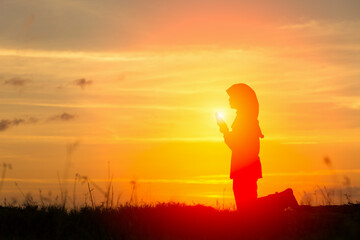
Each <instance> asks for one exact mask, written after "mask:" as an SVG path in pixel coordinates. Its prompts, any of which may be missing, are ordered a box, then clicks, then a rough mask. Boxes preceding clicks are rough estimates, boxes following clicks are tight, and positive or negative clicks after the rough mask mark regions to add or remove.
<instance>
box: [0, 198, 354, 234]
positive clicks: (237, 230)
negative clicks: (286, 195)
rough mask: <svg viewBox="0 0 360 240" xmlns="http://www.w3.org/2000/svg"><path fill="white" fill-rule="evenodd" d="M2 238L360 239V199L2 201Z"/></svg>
mask: <svg viewBox="0 0 360 240" xmlns="http://www.w3.org/2000/svg"><path fill="white" fill-rule="evenodd" d="M0 239H360V204H351V205H342V206H317V207H312V206H300V207H299V209H297V210H296V211H294V210H292V209H288V210H285V211H280V212H279V211H277V212H276V211H271V210H268V211H266V212H257V211H255V210H254V211H249V212H246V213H245V212H243V213H241V212H237V211H229V210H216V209H214V208H212V207H206V206H202V205H196V206H189V205H184V204H178V203H166V204H165V203H163V204H161V203H159V204H157V205H144V206H131V205H124V206H121V207H118V208H116V209H114V208H104V207H97V208H91V207H83V208H81V209H78V210H65V209H64V208H62V207H58V206H47V207H40V206H37V205H27V206H23V207H14V206H3V207H0Z"/></svg>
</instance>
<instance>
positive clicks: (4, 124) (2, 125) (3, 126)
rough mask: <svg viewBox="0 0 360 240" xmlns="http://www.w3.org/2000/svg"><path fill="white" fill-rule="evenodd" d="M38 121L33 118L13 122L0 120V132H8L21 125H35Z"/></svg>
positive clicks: (16, 119)
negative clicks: (9, 129)
mask: <svg viewBox="0 0 360 240" xmlns="http://www.w3.org/2000/svg"><path fill="white" fill-rule="evenodd" d="M37 121H38V120H37V119H36V118H33V117H29V118H15V119H13V120H10V119H2V120H0V132H2V131H5V130H7V129H8V128H10V127H14V126H19V125H21V124H33V123H36V122H37Z"/></svg>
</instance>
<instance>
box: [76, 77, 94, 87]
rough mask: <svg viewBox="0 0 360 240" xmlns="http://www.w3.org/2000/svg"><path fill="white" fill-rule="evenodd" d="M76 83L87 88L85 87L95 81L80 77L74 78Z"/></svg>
mask: <svg viewBox="0 0 360 240" xmlns="http://www.w3.org/2000/svg"><path fill="white" fill-rule="evenodd" d="M74 84H75V85H76V86H79V87H81V88H82V89H85V87H88V86H90V85H91V84H93V81H91V80H87V79H85V78H80V79H76V80H74Z"/></svg>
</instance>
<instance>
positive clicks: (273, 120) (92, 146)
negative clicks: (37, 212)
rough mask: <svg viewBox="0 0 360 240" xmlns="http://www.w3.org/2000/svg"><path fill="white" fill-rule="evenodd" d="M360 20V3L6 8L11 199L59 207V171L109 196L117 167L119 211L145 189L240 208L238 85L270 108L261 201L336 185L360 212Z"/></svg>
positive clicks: (2, 151) (1, 72)
mask: <svg viewBox="0 0 360 240" xmlns="http://www.w3.org/2000/svg"><path fill="white" fill-rule="evenodd" d="M359 12H360V1H358V0H348V1H340V0H318V1H310V0H292V1H284V0H274V1H241V0H237V1H235V0H234V1H230V0H227V1H224V0H222V1H215V0H214V1H211V0H207V1H187V0H182V1H160V0H152V1H137V0H133V1H123V0H121V1H120V0H117V1H114V0H109V1H99V0H83V1H74V0H54V1H45V0H32V1H25V0H23V1H20V0H3V1H1V2H0V163H1V167H0V171H1V172H4V170H5V180H4V182H3V186H2V189H1V190H0V191H1V192H0V201H2V199H3V198H4V197H7V198H8V199H11V198H13V197H16V198H17V200H18V201H22V193H21V192H23V193H27V192H31V193H32V195H33V196H34V198H35V199H37V198H38V195H39V189H41V190H42V191H43V192H44V193H46V194H48V192H49V191H50V192H52V195H53V197H54V198H55V195H57V194H59V183H58V175H59V177H60V178H61V181H62V182H63V184H64V186H65V187H67V188H69V191H70V189H72V186H73V182H71V181H73V179H74V177H75V174H76V173H79V174H80V175H82V176H88V177H89V178H90V179H92V180H93V181H94V182H97V184H98V185H99V186H101V187H103V188H105V183H104V180H106V179H107V178H109V173H108V172H109V170H108V168H109V167H108V166H109V165H110V177H111V176H113V179H114V187H115V189H114V191H115V193H116V196H119V197H120V198H121V201H129V198H130V195H131V192H132V190H131V185H130V181H132V180H135V181H136V183H137V188H136V193H137V197H138V199H139V200H143V201H145V202H156V201H182V202H183V201H185V202H186V203H204V204H208V205H214V204H215V203H216V201H218V202H220V203H221V204H222V203H224V202H226V204H228V205H229V206H230V205H231V204H233V203H234V202H233V195H232V189H231V181H230V179H229V170H230V155H231V152H230V150H229V149H228V148H227V146H226V145H225V144H224V143H223V139H222V135H221V134H220V133H219V129H218V126H217V125H216V121H215V115H214V113H215V112H216V111H220V112H222V113H223V114H224V116H225V121H226V122H227V123H228V125H231V123H232V121H233V119H234V116H235V112H234V110H232V109H230V108H229V106H228V96H227V94H226V89H227V88H228V87H230V86H231V85H232V84H235V83H240V82H242V83H246V84H248V85H249V86H251V87H252V88H253V89H254V90H255V92H256V93H257V96H258V99H259V104H260V114H259V122H260V126H261V128H262V132H263V134H264V135H265V138H264V139H262V140H261V147H260V159H261V162H262V166H263V175H264V178H263V179H261V180H259V182H258V184H259V189H258V192H259V196H264V195H267V194H271V193H273V192H275V191H282V190H284V189H285V188H287V187H291V188H293V189H294V192H295V195H296V197H297V199H298V200H299V201H300V200H301V199H303V200H304V198H305V197H306V196H305V195H306V194H304V191H306V192H308V193H309V192H314V191H316V190H319V189H324V186H325V187H326V188H327V189H329V191H331V189H342V191H343V193H344V192H347V193H349V194H351V195H352V200H356V199H357V200H360V161H359V160H360V157H359V156H360V137H359V136H360V31H359V29H360V14H359ZM3 163H4V164H7V165H6V167H5V166H4V165H3ZM8 164H11V168H12V169H10V168H9V167H8V166H9V165H8ZM15 182H16V183H17V184H18V185H17V186H16V185H15V184H14V183H15ZM65 183H67V184H65ZM66 185H68V186H66ZM80 185H81V184H79V186H80ZM0 188H1V186H0ZM96 191H97V190H94V194H95V196H96V197H97V200H98V201H99V202H100V200H101V193H99V192H96ZM86 193H87V190H86V188H85V186H84V185H81V187H79V190H78V192H77V193H76V194H78V196H79V197H78V198H79V199H80V200H79V201H80V202H81V201H83V199H84V196H85V195H84V194H86ZM334 194H335V195H336V194H337V193H336V192H335V193H334ZM85 197H86V196H85ZM334 199H336V200H338V199H339V197H338V196H337V195H336V196H335V197H334ZM313 201H314V202H316V201H318V203H321V200H316V199H313Z"/></svg>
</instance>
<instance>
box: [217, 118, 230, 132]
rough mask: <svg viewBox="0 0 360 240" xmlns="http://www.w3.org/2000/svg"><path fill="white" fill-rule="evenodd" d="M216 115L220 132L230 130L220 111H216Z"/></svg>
mask: <svg viewBox="0 0 360 240" xmlns="http://www.w3.org/2000/svg"><path fill="white" fill-rule="evenodd" d="M215 116H216V123H217V125H218V126H219V127H220V132H221V133H227V132H229V128H228V126H227V125H226V122H225V121H224V120H223V119H222V118H221V117H220V115H219V114H218V113H216V115H215Z"/></svg>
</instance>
